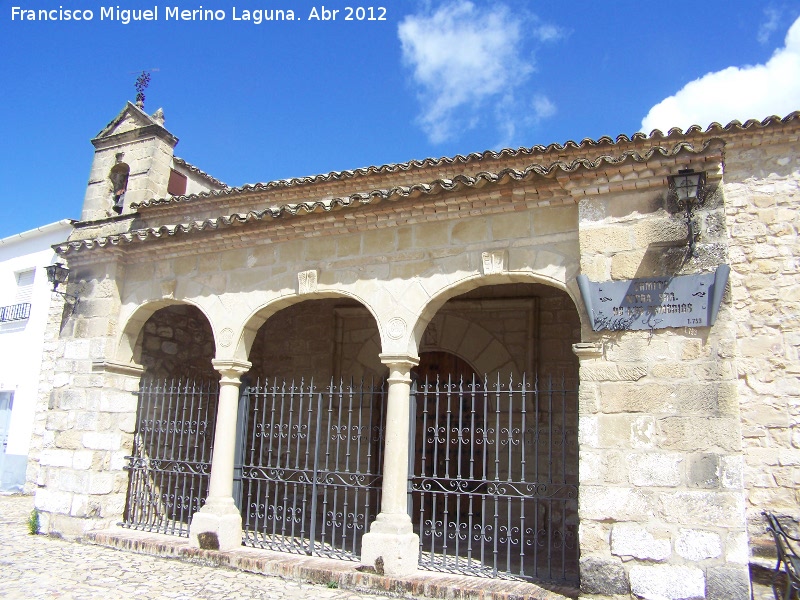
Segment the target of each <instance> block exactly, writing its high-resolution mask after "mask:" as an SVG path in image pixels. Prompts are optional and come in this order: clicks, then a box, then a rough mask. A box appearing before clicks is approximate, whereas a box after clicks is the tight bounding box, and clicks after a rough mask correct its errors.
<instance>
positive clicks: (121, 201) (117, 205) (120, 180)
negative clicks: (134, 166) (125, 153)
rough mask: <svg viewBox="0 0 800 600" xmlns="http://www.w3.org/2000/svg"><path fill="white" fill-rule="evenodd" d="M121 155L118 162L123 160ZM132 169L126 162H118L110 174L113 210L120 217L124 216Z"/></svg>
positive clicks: (118, 156)
mask: <svg viewBox="0 0 800 600" xmlns="http://www.w3.org/2000/svg"><path fill="white" fill-rule="evenodd" d="M121 158H122V157H121V155H117V160H118V161H119V160H121ZM130 173H131V168H130V167H129V166H128V165H127V164H125V163H124V162H117V164H115V165H114V166H113V167H111V171H110V172H109V174H108V179H109V181H110V182H111V196H112V198H113V200H112V204H111V210H113V211H114V212H115V213H117V214H118V215H120V214H122V210H123V208H124V206H125V192H126V191H128V177H129V176H130Z"/></svg>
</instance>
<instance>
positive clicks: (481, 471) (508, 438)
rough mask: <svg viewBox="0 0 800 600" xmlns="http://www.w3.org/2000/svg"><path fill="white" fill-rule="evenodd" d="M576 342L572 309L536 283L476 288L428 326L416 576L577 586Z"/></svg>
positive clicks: (417, 462) (414, 502)
mask: <svg viewBox="0 0 800 600" xmlns="http://www.w3.org/2000/svg"><path fill="white" fill-rule="evenodd" d="M578 341H580V318H579V315H578V312H577V310H576V308H575V305H574V304H573V302H572V300H571V299H570V297H569V296H568V295H567V294H566V293H565V292H563V291H561V290H558V289H556V288H554V287H551V286H546V285H543V284H535V283H513V284H503V285H489V286H484V287H480V288H477V289H473V290H471V291H469V292H467V293H465V294H462V295H460V296H455V297H453V298H451V299H450V300H448V301H447V302H446V303H444V304H443V305H442V306H441V308H440V309H439V310H438V311H437V312H436V314H435V315H433V317H432V318H431V320H430V322H429V323H428V326H427V328H426V329H425V331H424V333H423V334H422V336H421V340H420V365H419V367H418V369H417V372H418V378H417V381H416V388H415V394H414V399H415V403H416V408H415V414H416V419H415V421H414V427H415V431H414V433H413V437H412V439H413V440H414V442H415V444H414V450H413V452H414V453H415V454H414V457H413V465H414V467H413V474H412V478H411V486H412V494H411V502H410V511H411V517H412V522H413V523H414V527H415V531H416V532H417V533H418V534H419V535H420V542H421V556H420V566H421V567H423V568H427V569H431V570H438V571H446V572H457V573H465V574H471V575H483V576H500V575H502V576H507V577H520V578H523V579H529V580H536V581H539V582H548V581H550V582H559V583H564V582H567V583H577V580H578V541H577V533H578V531H577V529H578V519H577V508H578V507H577V490H578V487H577V486H578V444H577V416H578V406H577V385H578V361H577V357H576V356H575V355H574V353H573V352H572V345H573V344H574V343H576V342H578ZM410 464H411V461H410Z"/></svg>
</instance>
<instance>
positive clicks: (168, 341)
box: [123, 304, 219, 536]
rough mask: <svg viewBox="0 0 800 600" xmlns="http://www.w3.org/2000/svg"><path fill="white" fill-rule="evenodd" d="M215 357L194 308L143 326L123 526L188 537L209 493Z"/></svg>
mask: <svg viewBox="0 0 800 600" xmlns="http://www.w3.org/2000/svg"><path fill="white" fill-rule="evenodd" d="M214 352H215V348H214V336H213V332H212V330H211V326H210V324H209V322H208V320H207V319H206V317H205V315H203V313H202V312H201V311H200V310H199V309H197V308H196V307H194V306H189V305H180V304H174V305H171V306H166V307H164V308H160V309H158V310H156V311H155V312H153V313H152V315H150V317H149V318H148V319H147V320H146V321H145V322H144V324H143V325H142V327H141V330H140V331H139V334H138V337H137V340H136V343H135V345H134V356H135V357H138V360H139V361H140V363H141V364H142V365H143V366H144V373H143V375H142V378H141V382H140V386H139V392H138V396H139V401H138V405H137V411H136V432H135V434H134V440H133V451H132V454H131V457H130V458H129V463H128V469H129V472H130V475H129V480H128V495H127V500H126V505H125V513H124V517H123V525H124V526H126V527H130V528H133V529H140V530H145V531H155V532H159V533H168V534H174V535H181V536H188V526H189V522H190V520H191V517H192V515H193V514H194V513H195V512H196V511H197V510H199V509H200V508H201V507H202V505H203V503H204V502H205V499H206V496H207V494H208V479H209V475H210V471H211V452H212V446H213V442H214V427H215V424H216V412H217V401H218V394H219V391H218V382H219V375H218V373H217V372H216V371H215V370H214V368H213V367H212V364H211V359H212V358H213V357H214Z"/></svg>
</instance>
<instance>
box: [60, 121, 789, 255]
mask: <svg viewBox="0 0 800 600" xmlns="http://www.w3.org/2000/svg"><path fill="white" fill-rule="evenodd" d="M798 116H800V115H798ZM712 143H713V140H707V141H705V142H704V143H703V144H702V147H701V148H700V149H695V147H694V146H693V145H692V144H690V143H688V142H685V141H680V142H676V143H675V144H674V145H672V146H671V147H665V146H660V145H659V146H655V147H652V148H650V149H648V150H647V151H646V152H644V153H641V152H639V151H636V150H628V151H625V152H622V153H621V154H619V155H617V156H613V155H610V154H604V155H601V156H599V157H597V158H595V159H587V158H579V159H575V160H573V161H570V162H565V161H555V162H553V163H551V164H550V165H542V164H538V163H534V164H531V165H529V166H527V167H526V168H524V169H522V170H518V169H512V168H507V169H502V170H500V171H497V172H490V171H482V172H480V173H478V174H476V175H474V176H470V175H463V174H462V175H457V176H456V177H454V178H452V179H437V180H434V181H431V182H429V183H418V184H414V185H410V186H395V187H391V188H388V189H374V190H372V191H369V192H360V193H356V194H352V195H350V196H346V197H339V198H333V199H327V200H325V201H314V202H301V203H296V204H284V205H281V206H276V207H270V208H266V209H264V210H260V211H249V212H246V213H233V214H230V215H223V216H219V217H215V218H209V219H204V220H194V221H189V222H185V223H179V224H175V225H162V226H158V227H150V228H145V229H137V230H133V231H129V232H125V233H120V234H114V235H109V236H104V237H99V238H95V239H86V240H75V241H71V242H67V243H66V244H61V245H59V246H58V247H56V248H55V249H56V252H57V253H58V254H61V255H65V254H69V253H71V252H76V251H80V250H90V249H95V248H105V247H110V246H119V245H125V244H132V243H137V242H144V241H147V240H152V239H159V238H165V237H171V236H175V235H177V234H189V233H195V232H201V231H208V230H217V229H219V228H222V227H228V226H231V225H237V224H244V223H250V222H256V221H263V220H266V219H267V218H270V217H271V218H274V219H277V218H280V217H284V216H287V215H290V216H294V215H298V214H301V213H306V214H309V213H314V212H329V211H332V210H334V209H337V208H342V209H347V208H356V207H358V206H362V205H366V204H371V203H375V202H380V201H382V200H390V201H391V200H401V199H403V198H408V197H410V196H418V195H419V196H429V195H434V194H437V193H440V192H448V191H454V190H459V189H464V188H480V187H483V186H485V185H491V184H498V183H506V182H509V181H512V180H513V181H522V180H528V179H530V178H532V177H534V176H548V175H552V174H554V173H558V172H563V173H573V172H575V171H578V170H579V169H586V170H597V169H600V168H601V167H603V166H606V165H621V164H623V163H625V162H628V161H632V162H637V163H644V162H647V161H648V160H650V159H651V158H652V157H653V156H655V155H660V156H663V157H671V156H676V155H678V154H679V153H681V152H689V153H692V154H701V153H703V152H704V151H705V150H706V149H707V148H708V147H709V145H711V144H712ZM269 185H270V184H256V185H251V186H244V187H242V188H231V189H228V190H223V191H220V192H212V193H211V194H204V195H203V196H227V195H230V194H234V193H242V192H246V191H252V190H262V189H269V187H268V186H269ZM191 198H192V197H191V196H189V197H186V196H184V197H179V198H175V199H174V201H187V200H189V199H191ZM165 202H170V201H169V200H168V201H165Z"/></svg>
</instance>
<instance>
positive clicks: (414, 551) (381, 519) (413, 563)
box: [361, 514, 419, 577]
mask: <svg viewBox="0 0 800 600" xmlns="http://www.w3.org/2000/svg"><path fill="white" fill-rule="evenodd" d="M379 559H380V560H379ZM376 561H377V563H378V564H376ZM361 562H362V564H365V565H369V566H373V567H375V568H376V570H378V572H379V573H380V571H381V568H379V567H380V566H382V570H383V573H380V574H382V575H389V576H392V577H403V576H406V575H413V574H414V573H416V572H417V570H418V568H419V536H418V535H417V534H416V533H414V531H413V528H412V526H411V519H410V518H409V517H408V515H385V514H379V515H378V516H377V517H376V519H375V521H373V522H372V525H371V526H370V528H369V533H366V534H364V537H363V538H362V539H361Z"/></svg>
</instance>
